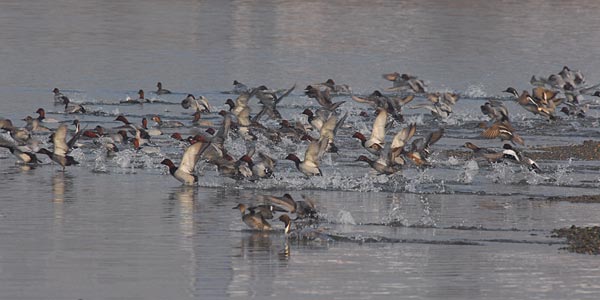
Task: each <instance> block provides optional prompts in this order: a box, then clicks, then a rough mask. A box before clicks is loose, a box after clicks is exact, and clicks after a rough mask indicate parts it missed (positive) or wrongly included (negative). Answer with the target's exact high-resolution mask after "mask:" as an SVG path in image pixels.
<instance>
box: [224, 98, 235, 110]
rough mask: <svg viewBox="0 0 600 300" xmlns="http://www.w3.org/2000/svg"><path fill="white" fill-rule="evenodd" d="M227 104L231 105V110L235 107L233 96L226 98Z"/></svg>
mask: <svg viewBox="0 0 600 300" xmlns="http://www.w3.org/2000/svg"><path fill="white" fill-rule="evenodd" d="M225 104H226V105H229V111H231V110H232V109H233V108H234V107H235V103H234V102H233V100H232V99H231V98H229V99H227V100H225Z"/></svg>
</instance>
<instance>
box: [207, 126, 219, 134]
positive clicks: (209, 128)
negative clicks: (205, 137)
mask: <svg viewBox="0 0 600 300" xmlns="http://www.w3.org/2000/svg"><path fill="white" fill-rule="evenodd" d="M204 132H206V133H208V134H210V135H215V133H217V131H216V130H215V129H214V128H212V127H208V128H207V129H206V130H204Z"/></svg>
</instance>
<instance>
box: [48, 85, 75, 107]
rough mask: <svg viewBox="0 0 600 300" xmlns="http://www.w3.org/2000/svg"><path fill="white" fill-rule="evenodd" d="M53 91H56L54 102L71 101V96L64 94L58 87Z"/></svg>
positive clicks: (63, 102)
mask: <svg viewBox="0 0 600 300" xmlns="http://www.w3.org/2000/svg"><path fill="white" fill-rule="evenodd" d="M52 92H53V93H54V104H67V103H69V102H71V101H70V100H69V97H67V96H65V95H63V93H61V92H60V90H59V89H58V88H54V90H52Z"/></svg>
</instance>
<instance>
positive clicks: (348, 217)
mask: <svg viewBox="0 0 600 300" xmlns="http://www.w3.org/2000/svg"><path fill="white" fill-rule="evenodd" d="M337 222H338V223H340V224H344V225H356V221H354V217H352V214H351V213H350V212H349V211H347V210H343V209H342V210H340V212H338V214H337Z"/></svg>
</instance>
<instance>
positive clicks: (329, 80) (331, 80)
mask: <svg viewBox="0 0 600 300" xmlns="http://www.w3.org/2000/svg"><path fill="white" fill-rule="evenodd" d="M325 83H327V84H328V85H335V81H333V79H331V78H329V79H327V81H325Z"/></svg>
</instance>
